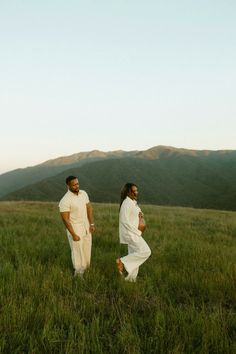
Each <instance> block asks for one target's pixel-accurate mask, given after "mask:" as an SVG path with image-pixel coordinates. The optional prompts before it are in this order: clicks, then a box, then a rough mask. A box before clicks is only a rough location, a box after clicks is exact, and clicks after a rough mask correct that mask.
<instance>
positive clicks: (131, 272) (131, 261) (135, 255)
mask: <svg viewBox="0 0 236 354" xmlns="http://www.w3.org/2000/svg"><path fill="white" fill-rule="evenodd" d="M150 255H151V250H150V248H149V246H148V244H147V243H146V241H145V240H144V239H143V237H142V236H138V237H137V238H136V240H132V239H131V240H130V242H129V244H128V255H127V256H125V257H122V258H121V259H120V260H121V262H122V263H123V264H124V266H125V269H126V270H127V272H128V276H127V277H126V278H125V279H126V280H128V281H136V278H137V275H138V271H139V267H140V265H141V264H143V263H144V262H145V261H146V260H147V259H148V257H150Z"/></svg>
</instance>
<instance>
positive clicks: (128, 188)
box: [120, 183, 138, 207]
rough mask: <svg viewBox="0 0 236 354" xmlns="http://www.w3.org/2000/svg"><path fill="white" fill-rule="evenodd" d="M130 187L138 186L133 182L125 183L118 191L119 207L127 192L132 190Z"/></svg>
mask: <svg viewBox="0 0 236 354" xmlns="http://www.w3.org/2000/svg"><path fill="white" fill-rule="evenodd" d="M132 187H137V188H138V186H137V185H136V184H135V183H126V184H125V185H124V187H123V188H122V189H121V192H120V207H121V204H122V203H123V201H124V200H125V198H126V197H127V195H128V194H129V192H131V191H132Z"/></svg>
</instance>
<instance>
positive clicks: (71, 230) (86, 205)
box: [59, 176, 95, 277]
mask: <svg viewBox="0 0 236 354" xmlns="http://www.w3.org/2000/svg"><path fill="white" fill-rule="evenodd" d="M66 184H67V187H68V191H67V193H66V194H65V195H64V197H63V198H62V199H61V201H60V203H59V209H60V214H61V217H62V220H63V222H64V224H65V226H66V229H67V236H68V240H69V244H70V248H71V258H72V263H73V267H74V270H75V275H80V276H81V277H82V276H83V273H84V271H85V270H86V269H87V268H89V266H90V259H91V247H92V235H91V233H92V232H93V231H94V230H95V228H94V219H93V209H92V205H91V203H90V201H89V197H88V195H87V193H86V192H85V191H82V190H80V189H79V181H78V179H77V177H75V176H69V177H67V178H66Z"/></svg>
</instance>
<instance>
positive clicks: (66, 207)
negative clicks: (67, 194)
mask: <svg viewBox="0 0 236 354" xmlns="http://www.w3.org/2000/svg"><path fill="white" fill-rule="evenodd" d="M59 210H60V213H64V212H65V211H70V204H69V201H68V199H66V198H62V199H61V201H60V203H59Z"/></svg>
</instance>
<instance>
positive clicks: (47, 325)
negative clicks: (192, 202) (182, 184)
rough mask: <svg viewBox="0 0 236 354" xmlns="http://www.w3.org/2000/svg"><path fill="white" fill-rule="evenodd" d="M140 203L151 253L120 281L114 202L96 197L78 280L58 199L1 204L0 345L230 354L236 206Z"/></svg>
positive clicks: (34, 349) (1, 349) (235, 345)
mask: <svg viewBox="0 0 236 354" xmlns="http://www.w3.org/2000/svg"><path fill="white" fill-rule="evenodd" d="M142 209H143V211H144V213H145V218H146V221H147V224H148V228H147V230H146V232H145V239H146V240H147V242H148V244H149V246H150V248H151V250H152V256H151V257H150V258H149V260H148V261H147V262H146V263H144V265H142V266H141V268H140V273H139V278H138V281H137V283H126V282H124V281H123V280H122V279H121V278H120V277H119V275H118V274H117V271H116V268H115V259H116V258H117V256H119V255H124V254H125V253H126V246H122V247H121V246H120V245H119V242H118V206H117V205H109V204H106V205H105V204H94V214H95V221H96V232H95V234H94V237H93V251H92V266H91V269H90V271H89V273H87V274H86V275H85V278H84V280H81V279H78V278H74V277H73V270H72V264H71V258H70V250H69V244H68V241H67V238H66V234H65V228H64V225H63V224H62V221H61V219H60V217H59V213H58V208H57V204H56V203H36V202H35V203H30V202H27V203H24V202H16V203H14V202H9V203H8V202H2V203H0V242H1V260H0V353H7V354H17V353H31V354H37V353H46V354H49V353H55V354H56V353H57V354H58V353H72V354H77V353H78V354H83V353H92V354H100V353H101V354H102V353H114V354H116V353H121V354H123V353H130V354H131V353H133V354H136V353H137V354H138V353H145V354H149V353H175V354H177V353H189V354H193V353H222V354H223V353H224V354H226V353H236V213H235V212H234V213H233V212H221V211H211V210H194V209H187V208H170V207H169V208H167V207H158V206H143V207H142Z"/></svg>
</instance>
